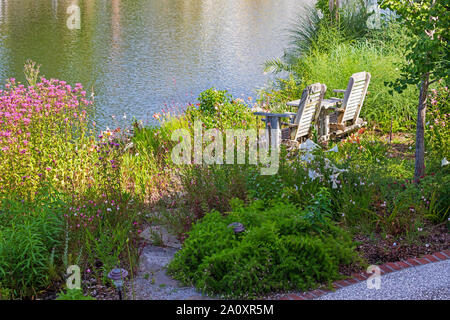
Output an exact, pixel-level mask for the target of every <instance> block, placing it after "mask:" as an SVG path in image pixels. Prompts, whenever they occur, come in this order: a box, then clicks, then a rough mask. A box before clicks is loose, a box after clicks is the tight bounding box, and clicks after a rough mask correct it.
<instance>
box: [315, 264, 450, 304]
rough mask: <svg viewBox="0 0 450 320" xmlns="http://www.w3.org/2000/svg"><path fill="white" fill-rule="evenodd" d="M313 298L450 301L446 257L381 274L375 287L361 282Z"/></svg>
mask: <svg viewBox="0 0 450 320" xmlns="http://www.w3.org/2000/svg"><path fill="white" fill-rule="evenodd" d="M316 300H450V260H444V261H440V262H434V263H429V264H426V265H422V266H417V267H412V268H407V269H404V270H400V271H397V272H392V273H388V274H386V275H383V276H381V287H380V289H379V290H376V289H368V288H367V283H366V282H365V281H363V282H360V283H357V284H354V285H351V286H348V287H345V288H342V289H339V290H336V291H335V292H331V293H328V294H325V295H323V296H320V297H319V298H317V299H316Z"/></svg>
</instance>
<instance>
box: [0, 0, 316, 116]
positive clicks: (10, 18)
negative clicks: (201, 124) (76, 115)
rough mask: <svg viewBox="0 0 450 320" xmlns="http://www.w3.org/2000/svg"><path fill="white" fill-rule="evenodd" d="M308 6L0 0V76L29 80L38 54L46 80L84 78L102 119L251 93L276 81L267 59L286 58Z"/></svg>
mask: <svg viewBox="0 0 450 320" xmlns="http://www.w3.org/2000/svg"><path fill="white" fill-rule="evenodd" d="M311 2H312V1H311V0H79V1H75V0H0V78H1V80H2V83H3V80H4V79H5V78H8V77H15V78H17V79H18V80H22V81H23V80H24V76H23V72H22V70H23V65H24V63H25V61H26V60H27V59H32V60H33V61H36V62H37V63H38V64H40V65H42V67H41V73H42V74H43V75H45V76H46V77H47V78H59V79H62V80H66V81H68V82H69V83H75V82H81V83H82V84H83V85H84V86H85V87H86V88H87V89H88V91H90V88H93V89H94V91H95V97H96V98H95V101H96V103H95V117H96V119H97V121H99V123H100V125H107V124H109V123H110V122H111V121H112V118H111V116H112V115H114V116H116V118H118V117H120V118H123V115H124V114H126V116H127V119H128V120H129V119H131V118H132V117H133V116H134V117H136V118H137V119H142V120H144V121H145V120H146V119H152V115H153V114H154V113H155V112H160V111H161V110H163V109H165V108H167V107H171V108H173V107H177V106H184V105H186V104H187V103H192V102H195V99H196V97H197V96H198V94H199V93H200V92H201V91H203V90H205V89H207V88H209V87H212V86H215V87H216V88H218V89H227V90H229V91H230V92H231V93H232V94H233V95H234V96H236V97H248V96H253V97H254V96H255V92H256V89H257V88H259V87H261V86H263V85H264V84H265V83H266V82H267V80H268V77H269V75H265V74H264V73H263V63H264V61H266V60H267V59H269V58H273V57H277V56H280V55H281V54H282V52H283V48H284V47H285V46H286V44H287V42H288V38H287V36H286V35H287V32H286V30H287V29H288V28H289V27H290V26H291V23H292V22H293V21H295V19H296V18H298V16H299V15H300V14H302V12H303V10H304V9H305V6H306V5H307V4H310V3H311ZM71 5H77V6H78V7H79V8H80V11H79V12H80V15H79V16H80V20H79V22H80V29H77V28H76V27H77V26H76V24H74V23H75V22H76V20H73V19H74V18H75V19H76V12H74V11H71V12H69V13H67V10H68V8H69V6H71ZM68 19H69V26H70V27H71V28H69V27H68V21H67V20H68ZM73 27H75V29H74V28H73Z"/></svg>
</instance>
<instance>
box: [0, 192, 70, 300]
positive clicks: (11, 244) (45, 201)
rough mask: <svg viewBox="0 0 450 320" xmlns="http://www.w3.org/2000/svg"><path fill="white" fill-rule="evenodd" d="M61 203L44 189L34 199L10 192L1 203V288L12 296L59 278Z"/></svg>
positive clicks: (44, 285) (34, 291)
mask: <svg viewBox="0 0 450 320" xmlns="http://www.w3.org/2000/svg"><path fill="white" fill-rule="evenodd" d="M63 212H64V203H63V202H62V199H61V196H60V195H58V194H57V193H54V192H50V191H49V190H43V191H41V192H39V193H38V194H37V195H36V200H35V201H25V200H20V199H19V198H14V197H13V196H11V197H10V198H9V199H3V201H2V202H1V205H0V288H3V289H2V290H4V289H9V290H11V292H12V293H11V296H13V297H23V296H30V295H34V294H36V292H38V291H39V290H41V289H43V288H45V287H46V286H47V285H48V284H50V282H51V281H52V280H55V278H58V273H57V267H56V266H57V265H58V263H57V262H58V259H60V257H61V244H62V241H61V235H62V231H63Z"/></svg>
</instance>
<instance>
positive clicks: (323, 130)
mask: <svg viewBox="0 0 450 320" xmlns="http://www.w3.org/2000/svg"><path fill="white" fill-rule="evenodd" d="M369 83H370V73H368V72H358V73H354V74H353V75H352V76H351V77H350V80H349V82H348V85H347V89H346V90H333V91H334V92H337V93H344V98H343V99H339V98H330V99H324V100H323V102H322V105H321V106H322V109H321V115H320V116H319V118H320V120H319V134H320V136H321V139H322V140H328V139H329V138H330V137H332V136H333V137H336V136H340V135H343V134H346V133H348V132H351V131H354V130H357V129H359V128H360V127H362V126H364V125H365V124H366V122H365V121H364V120H363V119H361V118H359V113H360V112H361V107H362V105H363V102H364V98H365V97H366V94H367V88H368V86H369ZM330 109H331V110H334V112H333V113H331V114H329V113H328V112H327V111H328V110H330Z"/></svg>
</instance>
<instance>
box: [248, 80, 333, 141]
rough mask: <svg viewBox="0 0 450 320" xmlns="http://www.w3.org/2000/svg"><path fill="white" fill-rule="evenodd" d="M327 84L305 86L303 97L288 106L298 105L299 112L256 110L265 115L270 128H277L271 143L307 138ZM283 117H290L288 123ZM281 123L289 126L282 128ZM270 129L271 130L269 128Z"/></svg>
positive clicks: (271, 137) (260, 114) (259, 114)
mask: <svg viewBox="0 0 450 320" xmlns="http://www.w3.org/2000/svg"><path fill="white" fill-rule="evenodd" d="M326 90H327V86H326V85H324V84H321V83H314V84H311V85H309V86H307V87H306V88H305V90H303V93H302V97H301V99H298V100H295V101H291V102H288V103H287V105H288V106H294V107H297V108H298V109H297V112H286V113H267V112H255V113H254V114H255V115H258V116H264V117H265V119H263V121H264V122H265V123H266V127H267V128H268V129H272V131H273V130H274V129H275V131H276V132H277V133H276V134H275V135H271V136H270V140H271V145H272V146H278V145H279V143H280V142H281V140H285V141H286V140H287V141H290V142H294V143H297V142H298V141H300V140H302V139H304V138H306V137H307V136H308V134H309V133H310V129H311V122H312V119H313V118H314V117H317V115H318V109H319V107H320V104H321V102H322V99H323V96H324V95H325V91H326ZM281 118H288V119H290V121H289V122H288V123H283V122H281ZM281 125H286V126H287V128H284V129H281ZM268 131H269V130H268Z"/></svg>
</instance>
